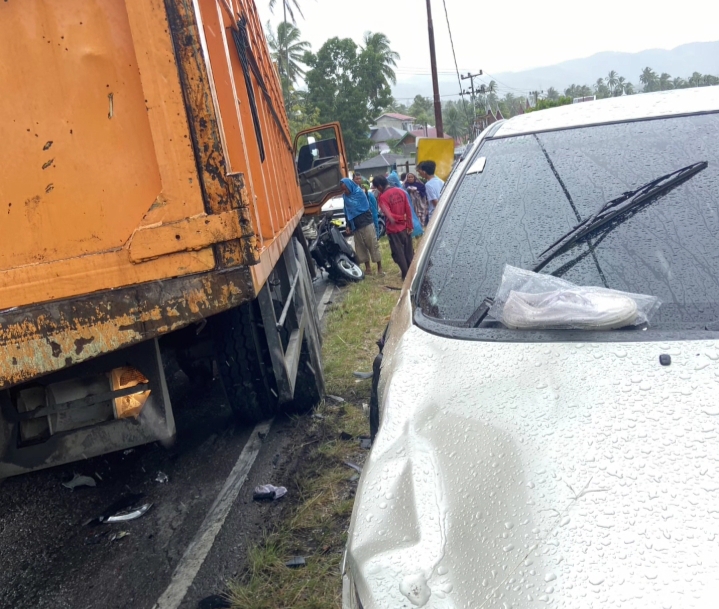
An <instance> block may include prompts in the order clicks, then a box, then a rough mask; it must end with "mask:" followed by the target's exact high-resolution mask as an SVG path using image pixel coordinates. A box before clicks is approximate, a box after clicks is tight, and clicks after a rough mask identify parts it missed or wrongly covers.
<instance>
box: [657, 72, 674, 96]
mask: <svg viewBox="0 0 719 609" xmlns="http://www.w3.org/2000/svg"><path fill="white" fill-rule="evenodd" d="M671 88H672V77H671V76H670V75H669V74H667V73H666V72H662V73H661V76H659V90H660V91H666V90H667V89H671Z"/></svg>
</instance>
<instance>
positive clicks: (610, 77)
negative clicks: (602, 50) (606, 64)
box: [606, 70, 617, 91]
mask: <svg viewBox="0 0 719 609" xmlns="http://www.w3.org/2000/svg"><path fill="white" fill-rule="evenodd" d="M606 83H607V86H608V87H609V90H610V91H614V89H615V88H616V86H617V73H616V71H615V70H611V71H610V72H609V74H607V78H606Z"/></svg>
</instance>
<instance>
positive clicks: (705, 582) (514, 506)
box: [346, 324, 719, 609]
mask: <svg viewBox="0 0 719 609" xmlns="http://www.w3.org/2000/svg"><path fill="white" fill-rule="evenodd" d="M407 325H408V327H407V328H406V331H403V332H402V333H401V334H400V337H399V338H398V339H397V340H396V341H395V342H394V344H391V345H390V350H389V353H388V352H387V351H386V352H385V361H384V364H383V379H384V380H385V381H386V385H385V386H384V391H383V396H382V404H383V409H382V423H381V428H380V431H379V434H378V436H377V438H376V441H375V444H374V446H373V448H372V452H371V454H370V456H369V459H368V462H367V464H366V465H365V467H364V473H363V475H362V478H361V480H360V485H359V488H358V493H357V501H356V504H355V513H354V515H353V520H352V526H351V530H350V534H349V541H348V552H347V563H346V565H347V567H346V572H347V574H348V576H349V577H350V578H351V580H352V582H353V585H354V587H355V588H356V591H357V594H358V596H359V598H360V600H361V602H362V604H363V606H364V609H372V608H380V607H382V608H390V607H391V608H393V609H394V608H397V607H407V608H411V607H414V606H417V607H428V608H429V607H432V608H443V609H444V608H447V609H449V608H460V607H461V608H465V607H471V608H473V609H480V608H492V609H494V608H507V607H512V608H514V609H524V608H530V607H540V606H545V603H551V604H550V606H555V607H568V608H570V607H571V608H582V609H586V608H588V607H597V608H599V607H602V608H604V607H619V606H621V607H623V608H627V607H632V608H639V607H642V608H643V607H657V608H658V607H667V608H668V607H674V608H679V607H682V608H686V607H707V608H708V607H716V606H717V603H718V602H719V601H717V599H718V598H719V535H718V534H719V439H718V437H717V430H718V429H719V343H717V342H715V341H687V342H669V343H656V342H638V343H626V342H622V343H611V342H610V343H601V344H579V343H488V342H473V341H460V340H453V339H449V338H443V337H439V336H435V335H431V334H429V333H427V332H425V331H423V330H421V329H420V328H418V327H416V326H410V325H409V324H407ZM661 354H669V355H671V358H672V362H671V365H669V366H661V365H660V363H659V356H660V355H661ZM353 594H354V592H353ZM352 606H354V605H352Z"/></svg>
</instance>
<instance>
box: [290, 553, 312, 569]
mask: <svg viewBox="0 0 719 609" xmlns="http://www.w3.org/2000/svg"><path fill="white" fill-rule="evenodd" d="M285 566H286V567H289V568H290V569H299V568H300V567H306V566H307V563H306V562H305V558H304V556H293V557H292V558H291V559H290V560H288V561H287V562H286V563H285Z"/></svg>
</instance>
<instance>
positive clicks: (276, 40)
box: [267, 21, 310, 105]
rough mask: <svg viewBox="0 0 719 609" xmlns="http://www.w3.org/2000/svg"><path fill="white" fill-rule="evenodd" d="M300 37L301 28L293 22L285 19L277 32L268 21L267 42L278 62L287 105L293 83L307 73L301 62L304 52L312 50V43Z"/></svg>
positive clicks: (273, 57) (274, 59) (273, 58)
mask: <svg viewBox="0 0 719 609" xmlns="http://www.w3.org/2000/svg"><path fill="white" fill-rule="evenodd" d="M300 38H301V33H300V30H299V28H298V27H297V26H295V25H292V24H291V23H288V22H286V21H283V22H282V23H280V24H279V25H278V26H277V32H274V31H273V30H272V24H270V22H269V21H268V22H267V44H268V45H269V47H270V53H271V55H272V60H273V61H274V62H275V63H276V64H277V71H278V72H279V75H280V82H281V83H282V93H283V94H284V97H285V105H287V102H288V100H289V92H290V89H291V87H292V85H293V84H294V83H295V82H296V81H297V79H298V78H300V77H302V76H304V75H305V71H304V70H303V69H302V67H301V66H300V64H301V63H302V57H303V56H304V54H305V53H306V52H307V51H309V50H310V43H309V42H305V41H304V40H301V39H300Z"/></svg>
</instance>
